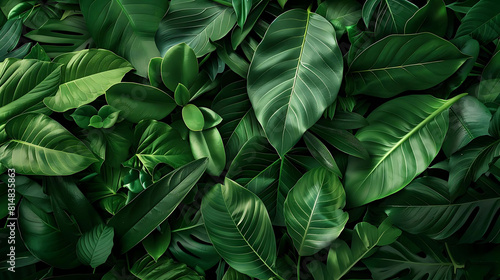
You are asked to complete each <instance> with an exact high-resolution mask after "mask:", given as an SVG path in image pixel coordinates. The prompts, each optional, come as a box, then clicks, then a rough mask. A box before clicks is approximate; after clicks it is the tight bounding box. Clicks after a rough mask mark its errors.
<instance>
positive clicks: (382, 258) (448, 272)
mask: <svg viewBox="0 0 500 280" xmlns="http://www.w3.org/2000/svg"><path fill="white" fill-rule="evenodd" d="M443 247H444V246H443V244H440V243H437V242H435V241H433V240H429V239H427V238H424V237H420V236H410V235H402V236H401V237H400V238H399V239H398V240H397V241H396V242H394V243H392V244H390V245H387V246H383V247H381V248H379V249H378V250H377V252H376V253H375V254H373V256H371V257H370V258H368V259H366V260H364V261H363V263H365V264H366V266H367V267H368V268H369V269H370V271H371V273H372V277H373V279H381V280H385V279H394V277H395V276H396V275H398V276H403V277H404V278H402V279H411V280H421V279H427V280H431V279H432V280H443V279H454V278H453V277H452V274H453V269H454V265H453V263H452V262H451V261H450V260H449V259H448V258H446V257H445V256H444V255H443V251H444V250H445V248H443Z"/></svg>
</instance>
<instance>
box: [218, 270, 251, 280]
mask: <svg viewBox="0 0 500 280" xmlns="http://www.w3.org/2000/svg"><path fill="white" fill-rule="evenodd" d="M222 280H250V277H248V276H247V275H245V274H243V273H239V272H238V271H237V270H235V269H234V268H232V267H229V268H228V269H227V271H226V273H225V274H224V277H222Z"/></svg>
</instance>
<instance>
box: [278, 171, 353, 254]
mask: <svg viewBox="0 0 500 280" xmlns="http://www.w3.org/2000/svg"><path fill="white" fill-rule="evenodd" d="M344 206H345V193H344V188H343V187H342V184H341V183H340V180H339V178H338V177H337V176H336V175H334V174H333V173H330V172H329V171H327V170H326V169H313V170H311V171H309V172H307V173H306V174H304V176H302V178H300V180H299V181H298V182H297V184H295V186H294V187H293V189H291V190H290V192H289V193H288V196H287V198H286V200H285V224H286V228H287V230H288V234H289V235H290V237H291V238H292V240H293V245H295V248H296V249H297V251H298V252H299V255H300V256H310V255H313V254H315V253H317V252H318V251H319V250H321V249H323V248H325V247H327V246H328V245H330V243H331V242H332V241H334V240H335V239H337V237H339V235H340V233H341V232H342V230H343V229H344V226H345V224H346V223H347V220H348V217H349V215H348V214H347V213H346V212H344V211H342V208H343V207H344Z"/></svg>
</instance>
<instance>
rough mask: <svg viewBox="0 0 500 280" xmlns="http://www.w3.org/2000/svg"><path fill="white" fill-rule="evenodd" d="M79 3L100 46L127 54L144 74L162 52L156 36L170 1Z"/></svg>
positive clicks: (92, 0)
mask: <svg viewBox="0 0 500 280" xmlns="http://www.w3.org/2000/svg"><path fill="white" fill-rule="evenodd" d="M80 7H81V10H82V13H83V16H84V18H85V21H86V22H87V27H88V30H89V32H90V34H91V35H92V38H93V39H94V41H95V43H96V45H97V47H100V48H106V49H109V50H112V51H114V52H116V53H117V54H118V55H120V56H123V57H125V58H126V59H127V60H128V61H130V63H132V65H133V66H134V68H135V69H136V70H137V73H138V74H139V75H141V76H146V74H147V69H148V63H149V60H150V59H151V58H153V57H157V56H159V51H158V48H157V47H156V44H155V41H154V36H155V33H156V30H157V29H158V25H159V24H160V21H161V18H162V17H163V15H165V13H166V11H167V8H168V2H166V1H162V0H129V1H123V0H81V1H80Z"/></svg>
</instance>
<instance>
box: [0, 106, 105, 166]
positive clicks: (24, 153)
mask: <svg viewBox="0 0 500 280" xmlns="http://www.w3.org/2000/svg"><path fill="white" fill-rule="evenodd" d="M5 131H6V132H7V135H8V136H9V137H10V138H11V140H10V141H8V142H7V143H5V144H4V145H3V146H2V147H0V163H2V164H3V165H5V166H8V167H9V168H15V169H16V172H18V173H20V174H25V175H46V176H64V175H71V174H74V173H77V172H80V171H82V170H83V169H85V168H87V167H88V166H89V165H90V164H92V163H94V162H97V159H96V158H95V157H94V155H93V154H92V152H90V151H89V149H88V148H87V147H86V146H85V145H84V144H83V143H82V142H80V140H78V139H77V138H76V137H75V136H73V135H72V134H71V133H69V132H68V131H67V130H66V129H65V128H64V127H63V126H62V125H60V124H59V123H58V122H56V121H54V120H52V119H51V118H49V117H47V116H45V115H42V114H35V113H28V114H23V115H20V116H17V117H15V118H13V119H11V120H10V121H9V122H7V125H6V126H5ZM26 132H29V133H26ZM31 159H33V160H31Z"/></svg>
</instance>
